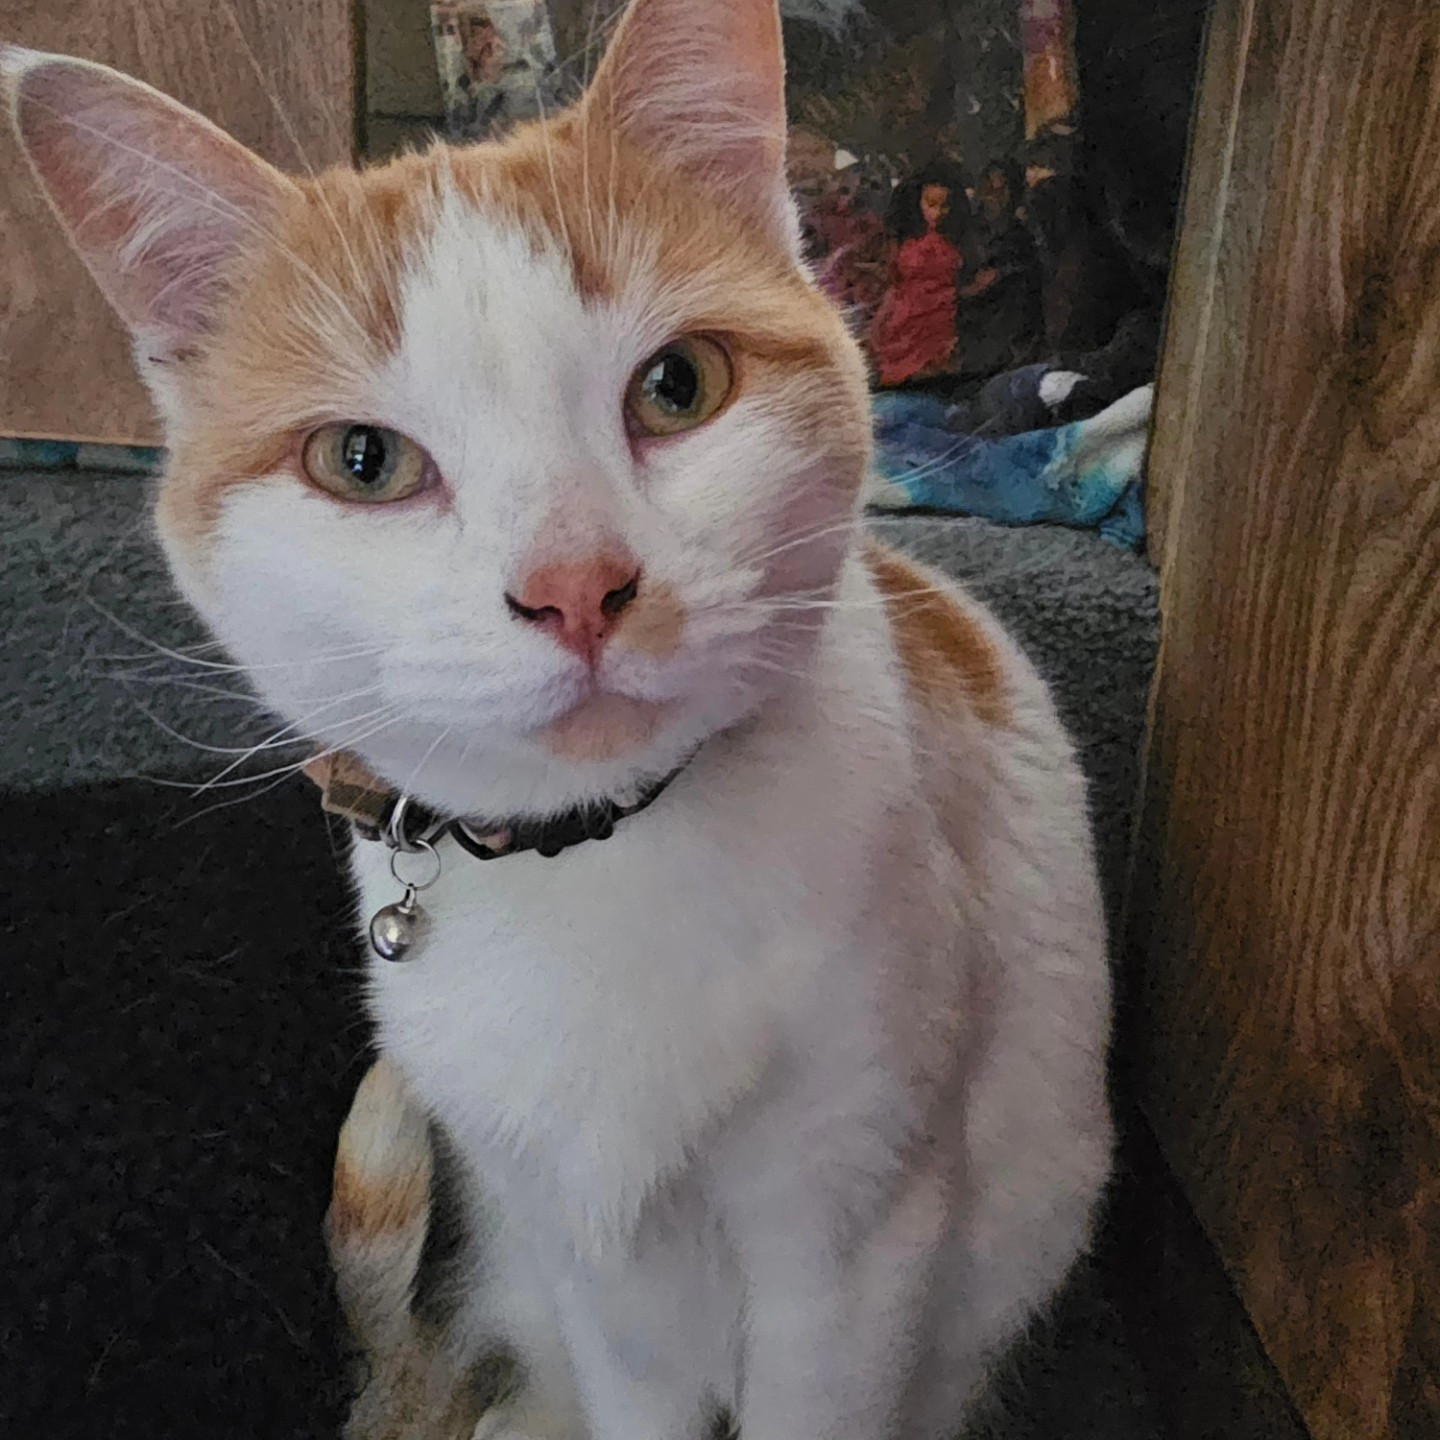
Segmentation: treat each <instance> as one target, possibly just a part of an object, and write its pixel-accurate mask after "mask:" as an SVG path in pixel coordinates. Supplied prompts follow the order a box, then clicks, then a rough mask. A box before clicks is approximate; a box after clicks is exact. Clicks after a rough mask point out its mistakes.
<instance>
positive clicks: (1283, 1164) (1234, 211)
mask: <svg viewBox="0 0 1440 1440" xmlns="http://www.w3.org/2000/svg"><path fill="white" fill-rule="evenodd" d="M1437 371H1440V6H1436V5H1435V4H1434V3H1433V0H1217V4H1216V13H1215V19H1214V23H1213V30H1212V36H1211V43H1210V45H1209V52H1208V58H1207V64H1206V74H1205V78H1204V82H1203V87H1202V111H1201V116H1200V120H1199V124H1198V129H1197V138H1196V153H1195V157H1194V160H1193V162H1192V168H1191V175H1190V183H1189V193H1188V196H1187V200H1186V209H1185V227H1184V235H1183V238H1182V242H1181V246H1180V254H1179V260H1178V266H1177V272H1176V276H1175V282H1174V290H1173V294H1172V299H1171V321H1170V326H1169V339H1168V341H1167V348H1166V354H1165V360H1164V366H1163V369H1162V374H1161V383H1160V392H1159V393H1160V401H1159V406H1158V411H1157V426H1156V438H1155V448H1154V453H1153V456H1152V465H1151V484H1152V487H1153V492H1154V493H1153V496H1152V502H1151V503H1152V516H1153V518H1154V520H1155V522H1156V524H1157V526H1158V529H1159V531H1160V534H1161V537H1162V540H1161V545H1160V548H1159V552H1158V553H1159V556H1160V562H1161V570H1162V613H1163V622H1162V641H1161V654H1160V660H1159V666H1158V670H1157V677H1156V683H1155V689H1154V693H1153V699H1152V733H1151V738H1150V742H1149V751H1148V755H1147V759H1146V778H1145V782H1144V787H1143V801H1142V809H1141V815H1140V821H1139V829H1138V836H1139V845H1138V847H1137V854H1138V861H1137V865H1136V869H1135V875H1134V885H1133V889H1132V894H1131V897H1130V922H1129V927H1128V931H1129V940H1130V945H1131V963H1132V964H1133V966H1134V967H1135V970H1136V972H1137V975H1138V977H1139V985H1138V989H1139V992H1140V996H1139V998H1140V1004H1141V1008H1142V1014H1143V1023H1142V1024H1141V1025H1139V1026H1138V1027H1137V1030H1138V1031H1139V1035H1140V1039H1139V1045H1140V1047H1141V1054H1140V1056H1139V1062H1138V1063H1139V1073H1140V1074H1141V1076H1142V1077H1143V1079H1142V1087H1143V1090H1142V1093H1143V1096H1144V1104H1145V1107H1146V1110H1147V1113H1148V1114H1149V1116H1150V1119H1151V1121H1152V1123H1153V1125H1154V1127H1155V1129H1156V1131H1157V1133H1158V1134H1159V1136H1160V1137H1161V1140H1162V1142H1163V1144H1164V1146H1165V1149H1166V1152H1167V1154H1168V1157H1169V1159H1170V1162H1171V1163H1172V1165H1173V1166H1174V1167H1175V1169H1176V1171H1177V1172H1178V1173H1179V1175H1180V1176H1181V1177H1182V1179H1183V1181H1184V1183H1185V1185H1186V1187H1187V1190H1188V1192H1189V1194H1190V1198H1191V1200H1192V1202H1193V1203H1194V1205H1195V1208H1196V1211H1197V1213H1198V1215H1199V1216H1200V1218H1201V1220H1202V1221H1203V1223H1204V1224H1205V1226H1206V1228H1207V1230H1208V1231H1209V1233H1210V1235H1211V1236H1212V1238H1213V1239H1214V1241H1215V1243H1216V1245H1217V1247H1218V1249H1219V1251H1220V1253H1221V1255H1222V1256H1223V1257H1224V1259H1225V1261H1226V1263H1227V1265H1228V1267H1229V1268H1230V1270H1231V1273H1232V1275H1233V1277H1234V1278H1235V1281H1236V1283H1237V1285H1238V1288H1239V1290H1240V1292H1241V1294H1242V1296H1243V1297H1244V1299H1245V1302H1246V1305H1247V1307H1248V1309H1249V1311H1250V1313H1251V1315H1252V1317H1253V1319H1254V1321H1255V1324H1256V1328H1257V1329H1258V1331H1259V1333H1260V1335H1261V1337H1262V1339H1263V1341H1264V1343H1265V1345H1266V1347H1267V1349H1268V1351H1269V1353H1270V1355H1271V1357H1272V1358H1273V1360H1274V1361H1275V1363H1276V1366H1277V1368H1278V1369H1279V1371H1280V1373H1281V1374H1282V1376H1283V1377H1284V1378H1285V1381H1286V1383H1287V1385H1288V1386H1289V1389H1290V1391H1291V1394H1292V1395H1293V1397H1294V1399H1295V1401H1296V1403H1297V1405H1298V1407H1299V1409H1300V1410H1301V1412H1302V1413H1303V1414H1304V1416H1305V1418H1306V1421H1307V1423H1308V1425H1309V1426H1310V1428H1311V1430H1312V1432H1313V1433H1314V1435H1315V1436H1316V1437H1317V1440H1372V1437H1382V1436H1396V1437H1400V1436H1405V1437H1411V1436H1413V1437H1417V1440H1418V1437H1421V1436H1424V1437H1433V1436H1435V1435H1437V1434H1440V374H1437Z"/></svg>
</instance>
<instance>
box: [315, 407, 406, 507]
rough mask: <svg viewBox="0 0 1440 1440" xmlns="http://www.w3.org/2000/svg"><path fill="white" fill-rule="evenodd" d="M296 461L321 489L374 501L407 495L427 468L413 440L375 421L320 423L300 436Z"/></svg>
mask: <svg viewBox="0 0 1440 1440" xmlns="http://www.w3.org/2000/svg"><path fill="white" fill-rule="evenodd" d="M302 460H303V462H304V465H305V473H306V474H307V475H308V476H309V477H310V479H311V480H312V481H313V482H314V483H315V484H316V485H318V486H319V487H320V488H321V489H322V490H328V491H329V492H330V493H331V494H332V495H338V496H339V497H340V498H341V499H342V500H360V501H365V502H368V503H370V504H376V505H382V504H385V503H387V502H389V501H393V500H404V499H405V498H406V497H407V496H409V495H413V494H414V493H415V492H416V491H417V490H419V489H420V487H421V486H422V485H423V484H424V483H425V481H426V478H427V476H428V474H429V469H430V467H429V463H428V462H429V457H428V456H427V455H426V454H425V452H424V451H423V450H422V449H421V448H420V447H419V446H418V445H417V444H416V443H415V442H414V441H413V440H410V439H407V438H406V437H405V436H404V435H401V434H400V433H399V432H398V431H395V430H386V429H384V428H382V427H381V426H379V425H349V424H342V425H322V426H321V427H320V429H318V430H316V431H315V432H314V433H313V434H312V435H311V436H310V438H309V439H308V440H306V442H305V449H304V451H303V453H302Z"/></svg>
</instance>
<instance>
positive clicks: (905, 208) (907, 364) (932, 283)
mask: <svg viewBox="0 0 1440 1440" xmlns="http://www.w3.org/2000/svg"><path fill="white" fill-rule="evenodd" d="M916 191H918V194H917V193H916ZM957 194H958V196H959V199H960V203H961V204H962V205H963V204H964V203H965V195H964V191H963V190H957V188H956V187H955V186H952V185H949V184H946V183H945V182H943V181H942V180H939V179H932V178H927V177H921V178H920V179H919V180H918V181H913V180H912V181H909V182H907V184H906V185H902V186H901V187H900V188H899V190H897V192H896V208H895V210H894V211H892V214H894V216H895V229H896V233H897V238H898V239H899V241H900V244H899V247H898V248H897V249H896V251H895V259H894V265H893V270H892V278H891V284H890V290H889V292H888V293H887V294H886V296H885V300H884V302H883V303H882V304H881V306H880V309H879V310H878V311H877V312H876V315H875V319H874V321H873V322H872V324H871V326H870V350H871V353H872V354H873V355H874V357H875V363H876V367H877V369H878V370H879V372H880V374H879V379H880V383H881V384H882V385H901V384H903V383H904V382H905V381H907V380H918V379H923V378H925V377H926V376H930V375H942V374H945V373H947V372H948V371H949V370H950V369H951V368H952V361H953V358H954V354H955V343H956V335H955V302H956V292H957V288H958V284H959V274H960V267H961V264H962V263H963V257H962V256H961V253H960V247H959V246H958V245H957V244H956V243H955V240H954V239H952V238H951V237H952V235H953V234H954V226H953V224H951V223H947V222H950V221H951V218H952V217H951V207H952V205H953V203H954V200H955V197H956V195H957Z"/></svg>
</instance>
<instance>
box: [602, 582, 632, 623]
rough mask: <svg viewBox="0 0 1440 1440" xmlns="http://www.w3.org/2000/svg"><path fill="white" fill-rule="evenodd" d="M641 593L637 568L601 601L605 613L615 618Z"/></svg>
mask: <svg viewBox="0 0 1440 1440" xmlns="http://www.w3.org/2000/svg"><path fill="white" fill-rule="evenodd" d="M639 593H640V572H639V571H638V570H637V571H636V572H635V573H634V574H633V575H632V576H631V577H630V578H629V579H628V580H627V581H626V582H625V583H624V584H623V585H621V586H618V587H617V588H616V589H614V590H611V591H609V592H608V593H607V594H606V596H605V598H604V599H603V600H601V602H600V610H601V612H602V613H603V614H605V615H607V616H609V617H610V618H611V619H613V618H614V617H615V616H616V615H618V614H620V612H621V611H622V610H624V609H625V608H626V607H627V606H628V605H630V604H631V603H632V602H633V601H634V599H635V597H636V596H637V595H638V594H639Z"/></svg>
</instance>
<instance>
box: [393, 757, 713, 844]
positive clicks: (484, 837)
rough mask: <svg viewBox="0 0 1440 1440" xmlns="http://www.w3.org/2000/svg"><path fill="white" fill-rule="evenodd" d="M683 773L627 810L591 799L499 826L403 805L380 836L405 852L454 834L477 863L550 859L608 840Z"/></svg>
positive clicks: (654, 786)
mask: <svg viewBox="0 0 1440 1440" xmlns="http://www.w3.org/2000/svg"><path fill="white" fill-rule="evenodd" d="M687 763H688V762H687ZM684 768H685V766H684V765H680V766H678V767H677V768H676V769H674V770H672V771H671V772H670V773H669V774H668V775H666V776H665V777H664V778H663V779H661V780H655V781H652V782H651V783H650V784H649V785H647V786H646V787H645V788H644V789H643V790H641V792H640V794H639V797H638V798H637V799H635V800H633V801H631V803H630V804H628V805H622V804H621V803H620V802H619V801H618V800H591V801H588V802H587V803H585V804H583V805H574V806H572V807H571V808H570V809H569V810H562V811H561V812H560V813H559V814H558V815H546V816H534V815H517V816H512V817H511V818H510V819H508V820H499V821H491V820H474V819H460V820H446V819H443V818H442V817H440V816H437V815H436V814H434V812H433V811H429V810H426V809H425V808H424V807H422V806H414V807H411V806H407V807H406V808H405V811H404V813H403V814H402V815H401V817H400V821H399V823H398V824H393V823H392V824H391V825H389V826H388V827H387V828H386V829H384V830H382V831H381V836H382V837H383V838H385V839H386V840H388V841H390V842H391V843H395V844H399V845H400V846H401V848H405V846H406V844H407V842H408V843H410V844H416V843H418V842H419V840H421V839H425V840H429V841H430V842H431V843H433V842H434V841H435V840H437V839H438V838H439V837H440V836H442V835H453V836H454V837H455V841H456V843H457V844H458V845H459V846H460V847H461V849H463V850H468V851H469V852H470V854H472V855H473V856H474V857H475V858H476V859H477V860H498V859H500V857H501V856H503V855H518V854H519V853H520V852H521V851H522V850H533V851H534V852H535V853H536V854H537V855H543V856H544V857H545V858H546V859H547V860H550V859H553V858H554V857H555V856H556V855H558V854H560V852H561V851H562V850H569V849H570V848H571V847H572V846H575V845H583V844H584V843H585V842H586V841H587V840H608V839H609V838H610V837H611V836H612V835H613V834H614V833H615V826H616V825H617V824H618V823H619V822H620V821H621V820H624V819H625V818H626V817H627V816H629V815H638V814H639V813H640V812H641V811H642V810H646V809H648V808H649V807H650V806H651V805H653V804H654V803H655V802H656V801H657V800H658V799H659V798H660V796H661V794H662V793H663V792H664V790H665V788H666V787H667V786H668V785H669V784H670V782H671V781H672V780H673V779H674V778H675V777H676V776H677V775H678V774H679V773H680V771H681V770H683V769H684ZM412 815H413V817H414V818H413V820H412V818H411V817H412Z"/></svg>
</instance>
